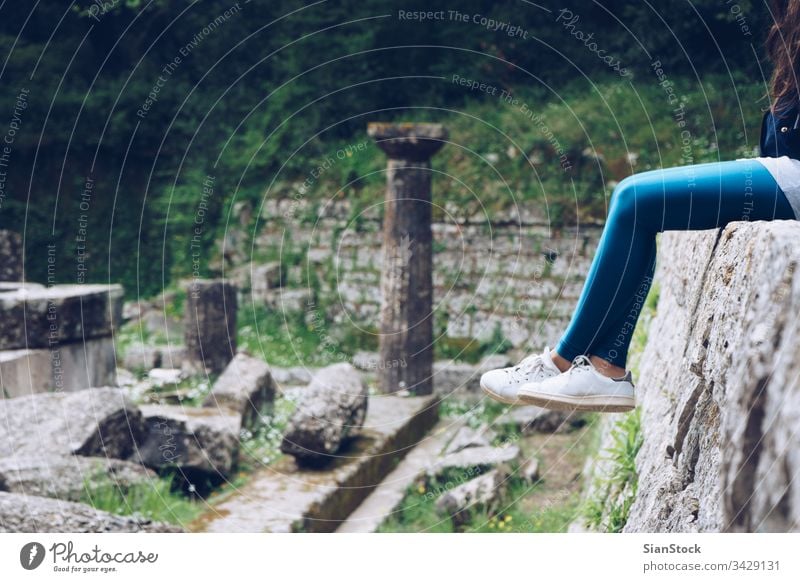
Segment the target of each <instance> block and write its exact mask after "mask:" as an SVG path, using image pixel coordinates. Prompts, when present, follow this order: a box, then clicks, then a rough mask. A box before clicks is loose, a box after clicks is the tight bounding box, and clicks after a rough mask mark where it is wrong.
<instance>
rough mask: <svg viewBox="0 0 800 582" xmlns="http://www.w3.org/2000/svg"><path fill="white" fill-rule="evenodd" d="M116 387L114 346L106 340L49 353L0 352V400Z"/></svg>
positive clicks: (102, 339)
mask: <svg viewBox="0 0 800 582" xmlns="http://www.w3.org/2000/svg"><path fill="white" fill-rule="evenodd" d="M116 384H117V368H116V361H115V358H114V342H113V340H112V339H111V338H110V337H107V338H98V339H93V340H87V341H85V342H73V343H68V344H60V345H56V346H53V347H52V348H50V349H38V350H7V351H3V352H0V398H3V397H4V396H5V397H7V398H16V397H18V396H26V395H29V394H37V393H40V392H56V391H66V392H72V391H75V390H83V389H85V388H92V387H94V386H115V385H116Z"/></svg>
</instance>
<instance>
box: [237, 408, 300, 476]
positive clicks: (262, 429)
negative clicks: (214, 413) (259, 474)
mask: <svg viewBox="0 0 800 582" xmlns="http://www.w3.org/2000/svg"><path fill="white" fill-rule="evenodd" d="M294 409H295V405H294V403H293V402H291V401H290V400H287V399H286V398H280V399H278V400H277V401H276V402H275V404H274V405H273V407H272V414H271V415H270V418H269V420H268V422H264V423H262V424H260V425H259V426H258V428H256V429H255V431H253V432H250V431H243V434H242V440H241V443H240V451H239V469H240V471H242V472H243V473H245V474H246V473H250V472H252V471H254V470H256V469H258V468H259V467H262V466H264V465H269V464H270V463H273V462H275V461H276V460H278V459H279V458H280V457H281V455H282V453H281V450H280V446H281V440H282V439H283V432H284V430H285V429H286V424H287V422H288V421H289V417H290V416H291V415H292V412H294Z"/></svg>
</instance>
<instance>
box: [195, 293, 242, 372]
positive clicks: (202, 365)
mask: <svg viewBox="0 0 800 582" xmlns="http://www.w3.org/2000/svg"><path fill="white" fill-rule="evenodd" d="M185 288H186V312H185V319H184V326H185V344H186V358H185V359H184V361H183V366H182V367H183V368H184V369H185V370H186V371H188V372H190V373H199V374H212V373H218V372H222V370H224V369H225V366H227V365H228V363H229V362H230V361H231V360H232V359H233V356H234V355H235V354H236V312H237V298H236V287H235V286H233V285H232V284H231V283H228V282H226V281H223V280H209V281H205V280H203V281H200V280H198V281H191V282H189V283H188V284H186V286H185Z"/></svg>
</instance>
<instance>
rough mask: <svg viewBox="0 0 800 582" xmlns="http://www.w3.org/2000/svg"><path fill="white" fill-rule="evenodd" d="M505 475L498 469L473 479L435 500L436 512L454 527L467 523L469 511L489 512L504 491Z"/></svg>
mask: <svg viewBox="0 0 800 582" xmlns="http://www.w3.org/2000/svg"><path fill="white" fill-rule="evenodd" d="M506 476H507V473H506V472H505V471H502V470H500V469H492V470H491V471H489V472H487V473H485V474H483V475H480V476H479V477H475V478H474V479H471V480H470V481H467V482H466V483H463V484H462V485H459V486H458V487H456V488H455V489H452V490H450V491H447V492H445V493H444V494H442V496H441V497H439V499H437V500H436V511H437V512H439V514H440V515H445V516H449V517H450V519H451V520H452V521H453V523H454V525H456V526H459V525H463V524H464V523H466V522H467V521H469V510H470V509H473V508H475V509H477V508H479V507H480V508H483V509H486V510H489V511H491V510H492V509H493V507H494V505H495V503H496V502H497V501H498V500H499V499H500V497H501V496H502V494H503V490H504V483H505V480H506Z"/></svg>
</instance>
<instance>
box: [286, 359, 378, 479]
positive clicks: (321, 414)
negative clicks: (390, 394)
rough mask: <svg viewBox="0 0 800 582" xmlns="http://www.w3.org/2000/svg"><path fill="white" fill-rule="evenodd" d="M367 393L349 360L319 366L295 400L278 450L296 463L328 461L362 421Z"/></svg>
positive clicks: (364, 385)
mask: <svg viewBox="0 0 800 582" xmlns="http://www.w3.org/2000/svg"><path fill="white" fill-rule="evenodd" d="M367 395H368V392H367V385H366V384H365V383H364V381H363V379H362V378H361V375H360V374H359V373H358V371H357V370H356V369H355V368H353V366H351V365H350V364H334V365H333V366H328V367H326V368H322V369H321V370H320V371H319V372H317V374H316V375H315V376H314V378H313V379H312V380H311V384H309V386H308V388H306V389H305V390H304V391H302V392H301V393H300V398H298V400H297V401H296V404H297V407H296V409H295V412H294V414H293V415H292V417H291V418H290V419H289V423H288V426H287V428H286V431H285V432H284V435H283V441H282V442H281V451H283V452H284V453H287V454H289V455H292V456H294V457H295V459H296V460H297V461H298V462H299V463H306V464H321V463H325V462H327V461H330V460H331V459H332V458H333V456H335V454H336V452H337V451H338V450H339V447H340V446H341V444H342V442H343V441H344V440H345V439H347V438H348V437H350V436H352V435H353V434H355V433H356V432H357V431H358V429H359V428H360V427H361V426H362V424H363V423H364V417H365V415H366V412H367Z"/></svg>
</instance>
